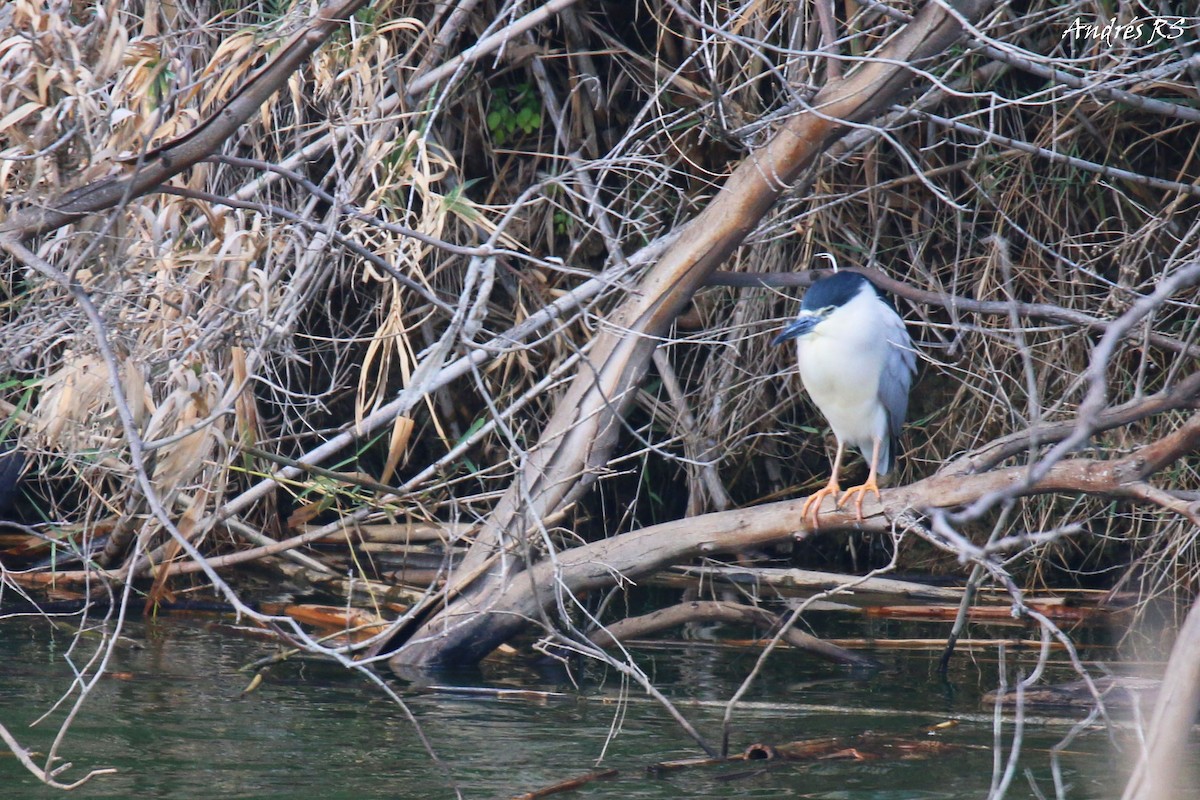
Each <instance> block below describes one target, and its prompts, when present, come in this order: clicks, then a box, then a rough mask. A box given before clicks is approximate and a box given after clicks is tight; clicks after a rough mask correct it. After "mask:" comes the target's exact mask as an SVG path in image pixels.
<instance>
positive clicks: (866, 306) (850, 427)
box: [797, 286, 908, 458]
mask: <svg viewBox="0 0 1200 800" xmlns="http://www.w3.org/2000/svg"><path fill="white" fill-rule="evenodd" d="M881 309H882V311H883V312H884V313H880V311H881ZM900 336H903V338H904V339H907V338H908V335H907V333H906V332H905V331H904V323H903V321H902V320H901V319H900V318H899V316H897V315H896V313H895V312H894V311H893V310H892V309H891V307H890V306H888V305H887V304H886V303H884V302H883V301H882V300H881V299H880V298H879V297H878V295H876V294H875V292H874V291H873V290H872V289H871V288H869V287H866V286H864V287H863V289H862V291H860V292H859V293H858V294H857V295H855V296H854V298H853V299H852V300H850V302H848V303H846V304H845V305H844V306H841V307H840V308H838V309H837V310H835V311H834V312H833V313H831V314H830V315H829V316H828V317H827V318H826V319H825V320H824V321H822V322H821V323H820V324H819V325H817V326H816V327H815V328H814V329H813V330H812V331H811V332H810V333H809V334H808V335H806V336H803V337H801V338H800V339H799V340H798V341H797V350H798V360H799V366H800V379H801V380H802V381H803V383H804V388H805V390H806V391H807V392H808V394H809V396H810V397H812V399H813V402H814V403H816V404H817V408H819V409H820V410H821V413H822V414H824V415H825V418H826V419H827V420H828V421H829V426H830V427H831V428H833V432H834V434H835V435H836V436H837V437H838V438H839V439H840V440H841V441H843V442H844V443H846V444H847V445H849V446H851V447H855V448H857V449H858V450H860V451H861V452H862V453H863V454H864V455H865V456H867V457H868V458H869V457H870V453H871V448H872V445H873V443H874V442H875V441H876V440H879V441H880V442H882V443H883V444H884V445H885V446H886V444H887V443H888V442H889V440H890V438H891V437H890V434H889V431H888V418H887V412H886V411H885V410H884V408H883V404H882V403H881V402H880V400H879V376H880V375H882V374H883V372H884V369H883V367H884V363H885V360H886V359H887V358H888V355H889V352H890V349H891V348H894V347H896V346H897V345H902V344H904V343H903V342H898V341H897V339H898V338H899V337H900Z"/></svg>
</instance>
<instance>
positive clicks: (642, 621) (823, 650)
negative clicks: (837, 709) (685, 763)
mask: <svg viewBox="0 0 1200 800" xmlns="http://www.w3.org/2000/svg"><path fill="white" fill-rule="evenodd" d="M689 622H728V623H735V624H743V625H754V626H755V627H758V628H763V629H765V630H768V631H770V630H772V629H775V628H778V627H779V626H780V625H781V624H782V622H783V621H782V620H781V619H780V618H779V617H778V616H777V615H776V614H773V613H771V612H770V611H768V610H766V609H765V608H757V607H755V606H748V605H744V604H742V603H728V602H721V601H716V600H713V601H699V600H697V601H692V602H689V603H680V604H678V605H674V606H671V607H669V608H661V609H659V610H657V611H652V612H650V613H649V614H644V615H642V616H640V617H627V618H625V619H623V620H620V621H618V622H614V623H612V624H611V625H608V626H606V627H605V628H603V629H601V630H599V631H596V632H595V633H593V634H592V635H591V640H592V643H593V644H595V645H599V646H600V647H612V646H613V645H614V644H616V643H617V642H624V641H628V640H630V639H635V638H638V637H641V636H649V635H651V634H653V633H658V632H659V631H664V630H667V629H669V628H675V627H678V626H680V625H685V624H687V623H689ZM783 640H784V641H785V642H787V643H788V644H790V645H791V646H792V647H795V648H797V649H798V650H803V651H804V652H806V653H811V654H812V655H815V656H818V657H819V658H824V659H826V660H827V661H833V662H835V663H837V664H849V665H853V666H860V667H874V666H878V662H877V661H875V659H873V658H870V657H869V656H866V655H863V654H862V653H855V652H853V651H850V650H847V649H845V648H843V647H838V646H837V645H835V644H830V643H829V642H826V641H823V640H821V639H818V638H817V637H816V636H812V635H810V634H807V633H804V632H803V631H798V630H796V629H795V628H789V629H788V630H787V631H786V632H785V633H784V634H783Z"/></svg>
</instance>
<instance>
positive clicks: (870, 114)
mask: <svg viewBox="0 0 1200 800" xmlns="http://www.w3.org/2000/svg"><path fill="white" fill-rule="evenodd" d="M989 5H990V3H989V2H986V0H957V2H952V3H947V4H945V5H943V4H940V3H929V4H927V5H926V6H925V8H924V9H923V10H922V11H921V13H919V14H918V15H917V16H916V17H915V18H914V20H913V21H912V23H911V24H909V25H907V26H906V27H905V28H904V29H902V30H901V31H900V32H899V33H898V34H897V35H896V36H895V37H893V38H891V39H890V40H888V42H887V43H886V44H885V45H884V46H883V47H881V48H880V50H879V51H878V53H876V54H875V56H876V58H875V59H872V60H870V61H867V62H864V63H863V64H862V65H860V66H859V67H858V68H857V69H856V70H855V71H854V72H853V73H851V74H850V75H849V76H848V77H846V78H844V79H841V80H834V81H832V82H830V83H829V84H827V85H826V87H825V88H824V89H823V90H822V91H821V92H819V93H818V94H817V96H816V97H815V98H813V100H812V101H811V103H810V109H811V110H809V111H807V112H805V113H801V114H798V115H796V116H795V117H793V118H792V119H791V120H789V121H788V122H787V123H785V124H784V126H783V127H782V128H781V129H780V130H779V131H778V132H777V133H776V134H775V135H774V136H773V137H772V139H771V140H770V142H769V143H768V144H767V145H766V146H765V147H763V148H762V149H761V150H757V151H755V152H753V153H751V154H750V155H749V156H748V157H747V158H746V159H745V160H744V161H743V162H742V163H741V164H740V165H739V166H738V168H737V169H736V170H735V171H734V172H733V174H732V175H731V176H730V178H729V180H728V181H727V182H726V184H725V186H724V187H723V188H722V190H721V191H720V192H719V193H718V194H717V195H716V196H715V197H714V198H713V200H712V201H711V202H710V203H709V205H708V206H707V207H706V208H705V209H704V210H703V211H702V212H701V213H700V214H699V215H698V216H697V217H696V218H695V219H694V220H693V221H692V222H691V223H690V224H689V225H688V226H687V227H686V228H685V230H684V231H683V233H682V235H681V236H680V238H679V239H678V241H677V242H676V243H675V244H674V245H673V246H671V247H669V248H668V249H667V251H666V252H665V253H664V254H663V256H662V258H661V259H660V260H659V262H658V263H657V264H656V265H655V266H654V267H653V268H652V269H651V270H650V272H649V273H648V274H647V275H646V277H645V279H644V280H643V281H642V284H641V286H640V287H639V288H638V291H636V292H633V293H631V294H630V296H629V299H628V300H627V301H626V302H625V303H624V305H622V306H621V307H620V308H619V309H618V310H617V311H616V312H615V313H614V315H613V317H612V319H611V320H610V323H609V324H608V325H606V326H605V327H604V328H603V329H602V330H601V332H600V333H599V335H598V336H597V337H596V340H595V342H594V344H593V347H592V349H591V351H590V352H589V353H588V355H587V357H586V358H585V359H584V362H585V363H583V364H582V365H581V367H580V368H579V370H578V372H577V374H576V376H575V378H574V380H573V381H572V383H571V385H570V387H569V388H568V389H567V391H566V393H565V394H564V396H563V397H562V398H561V399H560V401H559V402H558V404H557V410H556V412H555V414H554V415H553V417H552V418H551V419H550V421H549V422H548V423H547V425H546V427H545V428H544V429H543V431H542V434H541V438H540V440H539V442H538V444H537V445H536V446H535V447H534V448H533V449H532V450H531V451H530V452H529V456H528V458H527V460H526V461H525V464H524V465H523V468H522V471H521V474H520V475H518V476H517V477H516V478H515V479H514V480H513V482H512V488H511V489H510V490H509V491H508V492H507V493H506V494H505V495H504V497H503V498H501V500H500V501H499V502H498V503H497V505H496V507H495V508H494V509H493V511H492V513H491V515H490V516H489V517H488V519H487V520H486V521H485V524H484V526H483V528H482V530H481V531H480V533H479V536H478V538H477V539H476V542H475V544H474V545H473V547H472V548H471V550H470V551H469V552H468V554H467V557H466V559H465V560H464V563H463V567H462V570H461V572H460V573H459V576H457V578H456V583H455V585H454V586H453V588H452V589H451V590H450V594H449V595H448V596H453V595H455V594H458V595H463V596H460V597H459V598H458V599H457V600H455V601H453V602H452V603H450V604H449V605H448V606H447V607H446V608H445V609H444V611H439V610H437V606H431V607H430V609H429V610H428V611H427V612H426V613H428V614H429V615H430V617H431V618H430V619H429V620H428V621H426V622H424V623H423V624H421V625H420V626H419V627H418V629H417V630H415V631H414V632H413V633H412V635H411V637H410V639H409V641H408V642H407V644H406V646H405V647H404V648H403V649H402V650H400V651H399V652H398V653H397V654H396V655H395V656H393V659H392V664H393V666H395V667H398V668H402V667H405V666H412V665H434V664H443V663H473V662H475V661H477V660H478V659H479V658H481V657H482V655H484V654H486V652H487V651H489V650H491V649H492V647H494V646H495V644H496V643H497V640H496V639H495V637H494V636H493V635H491V634H489V633H488V631H487V630H485V629H486V628H489V627H490V626H492V625H493V624H494V620H493V619H491V618H490V615H486V614H480V613H479V612H480V611H484V610H490V609H493V608H494V607H495V604H496V603H499V602H501V598H502V596H505V595H506V594H508V593H510V592H511V591H512V588H513V586H516V585H519V586H526V585H533V584H540V585H541V586H543V587H546V588H548V587H549V586H550V585H551V584H548V583H546V582H545V577H544V576H539V578H535V577H534V576H530V577H529V579H527V578H526V577H524V576H522V577H520V578H518V579H514V576H513V574H512V572H511V571H499V570H497V571H492V572H490V573H488V574H487V577H486V578H484V579H483V580H481V581H479V583H478V584H476V585H471V584H472V582H474V581H476V580H477V579H479V578H480V577H481V576H482V575H483V574H484V573H485V572H486V571H487V568H488V565H489V564H490V563H491V560H492V559H493V558H495V556H496V554H497V553H498V552H499V551H501V550H503V551H505V552H506V554H507V555H506V559H505V562H506V564H514V562H515V567H512V568H510V570H511V569H516V570H518V571H519V570H520V568H521V564H520V562H519V554H520V553H521V552H523V550H524V542H525V539H526V535H527V534H528V533H530V532H534V531H536V530H537V529H538V526H539V524H540V521H541V520H542V519H544V518H545V517H547V516H548V515H550V514H552V513H553V512H554V511H555V510H557V509H558V508H560V507H561V506H563V505H565V504H566V503H569V502H571V501H572V500H573V499H575V498H577V497H578V496H579V495H580V494H582V492H584V491H585V490H587V489H588V487H589V486H590V485H591V484H592V483H593V482H594V481H595V479H596V472H597V470H599V469H601V468H602V467H604V466H605V465H606V464H607V463H608V460H609V456H610V455H611V452H612V449H613V446H614V445H615V443H616V438H617V435H618V433H619V432H620V429H621V425H620V415H621V414H622V413H623V412H624V410H625V409H626V408H627V407H628V405H629V403H630V401H631V400H632V398H633V394H634V390H635V389H636V388H637V386H638V384H639V383H640V381H641V378H642V376H643V375H644V374H645V372H646V369H647V366H648V364H649V361H650V357H651V355H652V353H653V352H654V348H655V347H656V346H657V344H658V341H659V337H661V336H662V335H663V334H665V333H666V331H667V328H668V326H669V325H670V324H671V322H672V321H673V320H674V319H675V317H676V316H678V314H679V312H680V311H681V310H682V309H683V307H684V305H685V304H686V303H687V302H688V300H689V299H690V298H691V297H692V294H693V292H694V291H695V290H696V289H697V288H698V287H700V286H701V285H703V283H704V281H705V280H706V279H707V278H708V276H709V275H711V274H712V272H713V271H714V270H716V268H717V267H718V266H719V265H720V264H721V262H722V261H724V259H725V258H726V257H727V256H728V255H729V254H730V253H731V252H732V251H733V249H734V248H735V247H737V246H738V245H739V244H740V243H741V242H742V240H743V239H744V238H745V236H746V234H747V233H749V232H750V230H752V229H753V227H754V225H755V224H757V222H758V221H759V220H760V219H761V218H762V217H763V215H764V214H766V213H767V211H768V210H769V209H770V208H771V206H772V205H773V204H774V203H775V201H776V200H777V199H778V198H779V197H780V195H781V194H782V193H783V192H784V191H785V190H786V189H787V188H788V187H789V185H790V184H791V182H792V181H793V180H795V179H796V177H797V176H799V175H800V173H801V172H802V171H803V170H804V169H805V168H807V167H808V166H809V165H811V164H812V163H813V162H814V161H815V159H816V158H817V157H818V156H819V155H820V154H821V153H822V152H824V151H825V149H826V148H827V147H828V146H829V145H830V144H831V143H832V142H833V141H835V140H836V139H838V138H839V137H840V136H843V135H845V134H846V133H847V132H848V131H850V130H852V128H851V123H855V122H866V121H869V120H871V119H873V118H874V117H875V116H877V115H878V114H880V113H882V112H884V111H885V110H887V108H888V105H889V104H890V103H891V102H892V100H893V98H894V96H895V95H896V94H897V93H898V92H900V91H901V90H902V89H903V88H904V87H905V86H907V85H908V84H909V82H910V81H911V80H912V72H911V68H910V67H909V65H910V64H912V63H913V62H915V61H919V60H921V59H924V58H928V57H930V56H933V55H936V54H938V53H940V52H942V51H943V50H944V49H945V48H946V47H948V46H949V45H950V44H952V43H953V42H955V41H956V40H957V39H958V38H959V37H960V36H961V34H962V29H961V26H960V23H959V20H960V19H966V20H968V21H969V20H973V19H977V18H979V16H980V15H982V13H983V12H984V11H985V10H986V9H987V8H988V7H989ZM729 513H734V514H736V513H739V512H729ZM779 535H780V534H778V533H776V534H775V536H774V537H772V538H778V536H779ZM620 538H621V539H622V540H624V539H626V538H628V537H625V536H622V537H620ZM747 544H749V543H747ZM698 545H699V542H697V546H698ZM681 555H682V554H681ZM684 557H686V556H684ZM647 560H648V561H653V562H654V563H656V565H659V566H661V565H662V564H663V563H664V562H663V561H662V560H660V559H657V558H650V559H647ZM545 567H546V565H542V564H539V565H537V566H536V567H534V568H535V569H539V570H541V571H545ZM550 571H553V567H552V566H551V568H550ZM606 574H608V580H607V581H605V583H607V582H611V580H612V577H611V574H610V573H607V571H606ZM544 591H545V589H543V592H544ZM464 593H465V594H464ZM417 619H418V620H420V617H418V618H417ZM500 627H505V626H500Z"/></svg>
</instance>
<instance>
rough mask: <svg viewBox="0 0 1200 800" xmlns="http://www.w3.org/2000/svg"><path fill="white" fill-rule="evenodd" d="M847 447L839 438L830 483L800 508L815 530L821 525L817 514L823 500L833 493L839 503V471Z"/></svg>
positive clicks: (834, 498) (802, 514) (835, 500)
mask: <svg viewBox="0 0 1200 800" xmlns="http://www.w3.org/2000/svg"><path fill="white" fill-rule="evenodd" d="M845 449H846V448H845V447H844V446H843V445H842V442H841V440H840V439H839V440H838V446H837V455H835V456H834V457H833V475H831V476H829V483H827V484H826V485H825V486H824V487H823V488H821V489H817V490H816V491H815V492H813V493H812V494H811V495H809V496H808V499H807V500H805V501H804V506H803V508H801V509H800V516H801V517H807V518H808V520H809V522H810V523H811V524H812V528H813V530H816V529H817V528H819V527H821V523H820V521H819V520H818V519H817V515H818V514H819V513H820V512H821V502H822V501H823V500H824V499H825V498H826V497H829V496H830V495H833V501H834V503H838V494H839V493H840V492H841V491H842V487H841V486H839V485H838V473H840V472H841V471H842V452H843V451H844V450H845ZM839 505H840V504H839Z"/></svg>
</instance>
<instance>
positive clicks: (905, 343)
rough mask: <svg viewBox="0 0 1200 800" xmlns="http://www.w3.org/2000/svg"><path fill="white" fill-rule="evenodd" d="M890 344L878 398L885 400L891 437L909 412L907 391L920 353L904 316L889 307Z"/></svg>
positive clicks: (901, 425) (897, 434)
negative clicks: (909, 332) (905, 323)
mask: <svg viewBox="0 0 1200 800" xmlns="http://www.w3.org/2000/svg"><path fill="white" fill-rule="evenodd" d="M886 318H887V323H886V328H887V336H888V344H889V345H891V346H890V347H889V348H888V353H887V357H886V358H885V359H884V363H883V375H881V376H880V378H879V402H881V403H883V407H884V409H885V410H886V411H887V416H888V430H889V431H890V432H891V434H892V437H893V438H895V437H897V436H899V435H900V431H901V429H903V428H904V420H905V417H907V415H908V392H909V390H910V389H912V382H913V375H915V374H916V372H917V353H916V351H915V350H914V349H913V343H912V339H911V338H909V335H908V330H907V329H906V328H905V327H904V320H902V319H900V316H899V315H898V314H897V313H896V312H895V311H892V309H891V308H888V313H887V314H886Z"/></svg>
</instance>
